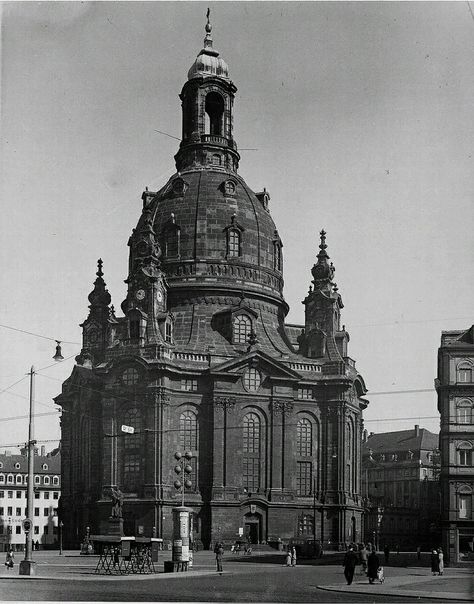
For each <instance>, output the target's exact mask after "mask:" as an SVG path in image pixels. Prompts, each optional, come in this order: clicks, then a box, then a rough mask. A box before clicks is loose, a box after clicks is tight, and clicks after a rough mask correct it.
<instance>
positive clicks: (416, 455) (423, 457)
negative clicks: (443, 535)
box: [362, 425, 440, 550]
mask: <svg viewBox="0 0 474 604" xmlns="http://www.w3.org/2000/svg"><path fill="white" fill-rule="evenodd" d="M438 440H439V439H438V435H437V434H433V433H432V432H430V431H429V430H426V429H425V428H420V427H419V426H417V425H416V426H415V427H414V429H412V430H399V431H396V432H381V433H379V434H374V433H371V434H370V435H369V436H368V438H366V435H364V443H363V448H362V482H363V493H364V496H365V498H366V514H365V524H364V536H365V540H366V541H371V542H373V543H374V542H375V543H377V545H378V546H383V545H385V544H386V545H388V546H389V547H391V548H392V549H394V548H395V547H396V546H397V545H398V546H399V547H400V548H404V549H407V548H408V549H412V550H414V549H416V548H417V547H418V546H420V547H422V548H423V549H427V548H430V547H438V546H439V544H440V490H439V467H440V466H439V463H440V461H439V450H438Z"/></svg>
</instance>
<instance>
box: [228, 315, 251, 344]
mask: <svg viewBox="0 0 474 604" xmlns="http://www.w3.org/2000/svg"><path fill="white" fill-rule="evenodd" d="M251 331H252V321H251V320H250V318H249V317H247V315H237V316H236V317H235V318H234V330H233V338H232V339H233V343H234V344H248V339H249V337H250V332H251Z"/></svg>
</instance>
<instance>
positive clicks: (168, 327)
mask: <svg viewBox="0 0 474 604" xmlns="http://www.w3.org/2000/svg"><path fill="white" fill-rule="evenodd" d="M165 342H168V344H172V343H173V322H172V321H171V319H167V320H166V321H165Z"/></svg>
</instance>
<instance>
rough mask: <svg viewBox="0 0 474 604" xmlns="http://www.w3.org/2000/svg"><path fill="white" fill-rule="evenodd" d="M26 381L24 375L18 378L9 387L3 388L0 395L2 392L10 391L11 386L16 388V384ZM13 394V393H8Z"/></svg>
mask: <svg viewBox="0 0 474 604" xmlns="http://www.w3.org/2000/svg"><path fill="white" fill-rule="evenodd" d="M25 379H26V375H24V376H23V377H22V378H20V379H19V380H17V381H16V382H14V383H13V384H10V386H7V387H6V388H4V389H3V390H0V394H3V393H4V392H6V391H7V390H10V388H13V386H16V385H17V384H19V383H20V382H22V381H23V380H25ZM10 394H13V393H10Z"/></svg>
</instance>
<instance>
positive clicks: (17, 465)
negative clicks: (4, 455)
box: [15, 462, 20, 470]
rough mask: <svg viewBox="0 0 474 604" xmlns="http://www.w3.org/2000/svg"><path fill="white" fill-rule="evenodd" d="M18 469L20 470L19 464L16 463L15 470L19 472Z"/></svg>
mask: <svg viewBox="0 0 474 604" xmlns="http://www.w3.org/2000/svg"><path fill="white" fill-rule="evenodd" d="M19 469H20V464H19V463H18V462H17V463H16V464H15V470H19Z"/></svg>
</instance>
